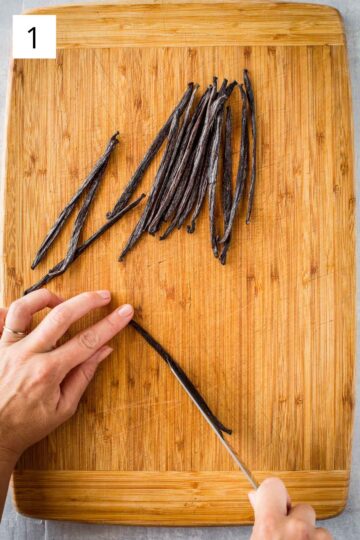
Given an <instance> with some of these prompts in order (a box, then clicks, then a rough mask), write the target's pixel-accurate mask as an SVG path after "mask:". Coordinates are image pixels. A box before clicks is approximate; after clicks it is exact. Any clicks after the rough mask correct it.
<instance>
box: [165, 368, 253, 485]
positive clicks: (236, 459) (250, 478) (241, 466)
mask: <svg viewBox="0 0 360 540" xmlns="http://www.w3.org/2000/svg"><path fill="white" fill-rule="evenodd" d="M169 367H170V369H171V371H172V373H173V375H174V376H175V377H176V379H177V380H178V382H179V383H180V384H181V386H182V387H183V389H184V390H185V392H186V393H187V395H188V396H189V398H190V399H191V401H192V402H193V403H194V404H195V405H196V408H197V409H198V410H199V411H200V413H201V414H202V416H203V417H204V418H205V420H206V421H207V423H208V424H209V426H210V427H211V429H212V430H213V432H214V433H215V435H216V436H217V438H218V439H219V441H220V442H221V444H222V445H223V447H224V448H226V450H227V452H228V453H229V455H230V456H231V458H232V459H233V461H234V462H235V463H236V465H237V466H238V467H239V469H240V470H241V472H242V473H243V474H244V476H245V477H246V479H247V480H248V481H249V482H250V484H251V485H252V487H253V488H254V489H255V490H256V489H257V488H258V487H259V483H258V482H257V481H256V480H255V478H254V476H253V475H252V473H251V472H250V470H249V469H248V468H247V467H246V465H245V463H244V462H243V461H242V460H241V459H240V458H239V456H238V455H237V454H236V452H235V450H234V449H233V448H232V446H231V445H230V444H229V443H228V441H227V440H226V439H225V438H224V436H223V434H222V433H221V431H219V430H218V428H217V427H216V426H215V424H214V423H213V421H212V419H211V418H210V417H209V416H208V415H207V414H206V412H205V411H203V410H202V408H201V407H200V406H199V405H198V403H197V402H196V401H195V399H194V398H193V396H192V395H191V394H190V392H189V390H188V389H187V388H186V386H185V385H184V383H183V382H182V380H181V379H180V377H179V376H178V374H177V373H176V371H174V370H173V368H172V367H171V366H169Z"/></svg>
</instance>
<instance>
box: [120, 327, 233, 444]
mask: <svg viewBox="0 0 360 540" xmlns="http://www.w3.org/2000/svg"><path fill="white" fill-rule="evenodd" d="M129 324H130V325H131V326H132V327H133V328H134V330H136V332H137V333H138V334H140V336H141V337H142V338H143V339H144V340H145V341H146V342H147V343H148V344H149V345H150V347H152V348H153V349H154V350H155V351H156V352H157V353H158V355H159V356H160V357H161V358H162V359H163V360H164V361H165V362H166V364H167V365H168V366H169V368H170V369H171V371H173V372H174V373H176V375H177V376H178V377H179V380H180V381H181V383H182V384H183V385H184V387H185V388H186V390H187V391H188V392H189V393H190V395H191V396H192V398H193V399H194V401H195V402H196V403H197V405H198V406H199V407H200V409H201V410H202V411H203V412H204V414H205V416H207V417H208V418H209V419H210V420H211V421H212V423H213V424H214V426H215V427H216V429H217V431H218V433H219V434H220V436H221V437H223V433H228V434H229V435H231V433H232V430H231V429H229V428H227V427H225V426H224V425H223V424H222V423H221V422H220V420H219V419H218V418H217V417H216V416H215V414H214V413H213V412H212V411H211V409H210V407H209V406H208V404H207V403H206V401H205V399H204V398H203V397H202V395H201V394H200V392H199V391H198V390H197V389H196V387H195V386H194V384H193V383H192V382H191V380H190V379H189V377H188V376H187V375H186V373H185V372H184V370H183V369H182V368H181V367H180V366H179V364H178V363H177V362H176V361H175V360H174V359H173V358H172V356H171V355H170V354H169V353H168V352H167V351H166V350H165V349H164V347H162V345H160V343H159V342H158V341H156V339H154V338H153V337H152V336H151V335H150V334H149V332H147V331H146V330H145V329H144V328H143V327H142V326H141V325H140V324H139V323H138V322H136V321H134V320H132V321H130V323H129Z"/></svg>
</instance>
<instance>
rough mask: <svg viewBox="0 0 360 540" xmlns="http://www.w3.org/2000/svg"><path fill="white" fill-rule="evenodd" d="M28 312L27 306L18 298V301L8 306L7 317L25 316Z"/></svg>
mask: <svg viewBox="0 0 360 540" xmlns="http://www.w3.org/2000/svg"><path fill="white" fill-rule="evenodd" d="M27 311H28V309H27V306H26V304H25V302H24V300H23V299H22V298H19V299H18V300H15V301H14V302H13V303H12V304H10V307H9V311H8V316H11V317H14V318H17V317H18V316H20V315H24V314H26V313H27Z"/></svg>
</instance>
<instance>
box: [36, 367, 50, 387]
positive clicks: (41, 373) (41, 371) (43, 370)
mask: <svg viewBox="0 0 360 540" xmlns="http://www.w3.org/2000/svg"><path fill="white" fill-rule="evenodd" d="M51 377H52V373H51V368H50V366H48V365H46V364H42V365H40V366H38V367H37V369H36V370H35V372H34V380H35V382H38V383H46V382H48V381H49V380H50V379H51Z"/></svg>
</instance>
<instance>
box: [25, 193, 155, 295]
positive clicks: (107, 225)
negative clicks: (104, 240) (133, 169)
mask: <svg viewBox="0 0 360 540" xmlns="http://www.w3.org/2000/svg"><path fill="white" fill-rule="evenodd" d="M144 197H145V194H144V193H143V194H142V195H141V196H140V197H139V198H138V199H136V201H134V202H132V203H130V204H128V205H127V206H125V208H123V209H122V210H120V211H119V212H118V213H117V214H115V216H113V217H112V218H111V219H109V220H108V221H106V222H105V223H104V225H102V226H101V227H100V228H99V229H98V230H97V231H96V232H95V233H94V234H93V235H91V236H90V238H88V239H87V240H85V242H84V243H83V244H81V246H79V247H78V248H77V249H76V251H75V257H74V259H73V261H72V262H74V261H75V260H76V259H77V258H78V257H79V256H80V255H81V254H82V253H83V252H84V251H85V250H86V249H87V248H88V247H90V246H91V244H93V243H94V242H95V241H96V240H97V239H98V238H100V236H102V235H103V234H104V233H105V232H106V231H107V230H108V229H110V228H111V227H112V226H113V225H114V224H115V223H116V222H117V221H119V219H121V218H122V217H123V216H125V214H127V213H128V212H129V211H130V210H132V209H133V208H135V207H136V206H137V205H138V204H139V203H140V201H142V199H143V198H144ZM63 263H64V259H63V260H62V261H60V262H58V263H57V264H56V265H55V266H54V267H53V268H52V269H51V270H50V271H49V272H48V273H47V274H46V275H45V276H43V277H42V278H41V279H40V280H39V281H37V282H36V283H35V284H34V285H32V286H31V287H29V288H28V289H26V291H25V292H24V294H28V293H30V292H32V291H36V290H37V289H40V288H41V287H43V286H44V285H46V283H49V281H51V280H52V279H53V278H54V277H55V275H54V273H55V272H56V271H57V270H58V269H59V268H62V267H63ZM66 269H67V268H63V272H62V273H64V272H65V270H66Z"/></svg>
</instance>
